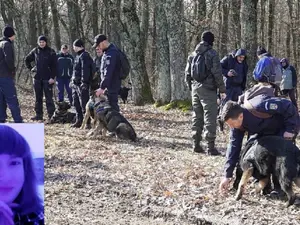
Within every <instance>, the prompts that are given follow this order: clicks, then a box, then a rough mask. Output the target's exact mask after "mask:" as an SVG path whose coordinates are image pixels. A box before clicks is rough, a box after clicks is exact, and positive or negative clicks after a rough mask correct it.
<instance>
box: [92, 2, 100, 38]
mask: <svg viewBox="0 0 300 225" xmlns="http://www.w3.org/2000/svg"><path fill="white" fill-rule="evenodd" d="M98 20H99V17H98V0H92V12H91V21H92V29H93V36H94V37H95V36H96V35H97V34H99V28H98Z"/></svg>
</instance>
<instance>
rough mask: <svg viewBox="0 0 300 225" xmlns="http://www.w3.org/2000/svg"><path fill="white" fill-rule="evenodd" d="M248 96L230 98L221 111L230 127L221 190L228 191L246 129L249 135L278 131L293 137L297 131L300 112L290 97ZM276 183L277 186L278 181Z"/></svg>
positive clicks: (268, 133) (275, 133)
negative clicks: (232, 99)
mask: <svg viewBox="0 0 300 225" xmlns="http://www.w3.org/2000/svg"><path fill="white" fill-rule="evenodd" d="M245 99H246V100H245V101H244V102H243V103H244V104H243V105H239V104H238V103H236V102H233V101H229V102H227V103H226V104H225V105H224V108H223V111H222V120H223V121H224V122H225V123H227V124H228V126H229V127H230V128H231V130H230V143H229V145H228V149H227V154H226V158H227V160H226V163H225V168H224V172H225V174H224V178H223V179H222V181H221V183H220V191H225V192H226V191H227V189H228V185H229V182H230V181H231V179H232V175H233V170H234V168H235V167H236V165H237V163H238V160H239V155H240V151H241V147H242V141H243V138H244V134H245V132H248V136H250V135H253V134H258V135H260V136H265V135H279V136H283V137H284V138H286V139H290V140H292V139H293V138H294V137H295V135H296V134H297V132H298V126H299V115H298V112H297V109H296V107H295V106H294V105H293V103H292V102H291V101H289V100H287V99H280V98H277V97H267V96H266V95H257V96H255V97H253V98H251V96H248V95H246V96H245ZM273 183H275V182H274V180H273ZM274 186H275V190H277V186H276V184H274ZM279 190H280V188H279Z"/></svg>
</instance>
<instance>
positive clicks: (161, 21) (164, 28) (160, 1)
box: [155, 0, 171, 105]
mask: <svg viewBox="0 0 300 225" xmlns="http://www.w3.org/2000/svg"><path fill="white" fill-rule="evenodd" d="M164 4H165V0H155V12H156V17H157V19H156V32H157V42H156V48H157V49H159V51H157V63H156V68H155V72H156V73H155V75H156V77H157V86H156V95H155V97H156V102H157V103H158V105H165V104H167V103H169V102H170V101H171V75H170V52H169V41H168V23H167V17H166V13H165V9H164Z"/></svg>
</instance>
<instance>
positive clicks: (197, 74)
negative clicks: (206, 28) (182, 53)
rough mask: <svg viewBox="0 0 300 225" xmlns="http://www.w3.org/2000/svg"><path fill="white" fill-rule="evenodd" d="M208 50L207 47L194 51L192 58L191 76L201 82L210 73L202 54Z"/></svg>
mask: <svg viewBox="0 0 300 225" xmlns="http://www.w3.org/2000/svg"><path fill="white" fill-rule="evenodd" d="M208 50H209V49H207V50H206V51H204V52H202V53H199V52H196V53H195V56H194V58H193V60H192V65H191V76H192V78H193V79H194V80H196V81H197V82H199V83H202V82H203V81H204V80H205V79H206V78H207V77H208V76H209V75H210V73H209V70H208V68H207V66H206V60H205V56H204V53H205V52H207V51H208Z"/></svg>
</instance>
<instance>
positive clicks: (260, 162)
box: [235, 136, 300, 207]
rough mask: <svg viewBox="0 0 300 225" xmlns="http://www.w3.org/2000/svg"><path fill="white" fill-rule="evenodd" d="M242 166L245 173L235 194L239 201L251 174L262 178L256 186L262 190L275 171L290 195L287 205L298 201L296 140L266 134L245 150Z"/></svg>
mask: <svg viewBox="0 0 300 225" xmlns="http://www.w3.org/2000/svg"><path fill="white" fill-rule="evenodd" d="M240 166H241V169H242V170H243V175H242V178H241V180H240V182H239V186H238V190H237V193H236V196H235V198H236V200H239V199H240V198H241V197H242V194H243V191H244V188H245V185H246V183H247V182H248V180H249V178H250V177H251V176H254V177H255V178H257V179H259V183H258V185H257V186H256V188H255V189H256V192H257V193H259V192H260V191H261V190H262V189H264V188H265V186H266V185H267V184H268V182H269V178H270V175H271V174H272V176H276V178H277V179H278V181H279V184H280V187H281V189H282V190H283V191H284V192H285V193H286V194H287V197H288V201H287V203H286V206H287V207H288V206H290V205H292V204H294V202H295V199H296V196H295V194H294V192H293V188H292V183H293V182H294V183H295V184H296V185H297V186H298V187H300V150H299V148H298V147H297V146H296V145H294V144H293V143H292V141H290V140H285V139H284V138H283V137H280V136H264V137H260V138H258V139H257V140H254V141H252V142H249V143H247V144H246V146H245V148H244V149H243V150H242V152H241V157H240Z"/></svg>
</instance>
